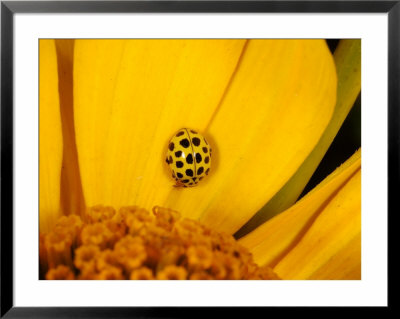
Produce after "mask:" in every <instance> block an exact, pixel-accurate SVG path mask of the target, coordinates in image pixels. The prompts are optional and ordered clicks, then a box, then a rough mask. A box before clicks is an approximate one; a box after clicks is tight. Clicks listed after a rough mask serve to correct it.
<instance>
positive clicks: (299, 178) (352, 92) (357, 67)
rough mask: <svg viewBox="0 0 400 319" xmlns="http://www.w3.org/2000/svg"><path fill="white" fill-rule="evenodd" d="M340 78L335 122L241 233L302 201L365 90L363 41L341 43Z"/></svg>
mask: <svg viewBox="0 0 400 319" xmlns="http://www.w3.org/2000/svg"><path fill="white" fill-rule="evenodd" d="M334 58H335V64H336V70H337V76H338V89H337V102H336V106H335V111H334V113H333V115H332V119H331V121H330V122H329V125H328V126H327V128H326V130H325V131H324V134H323V135H322V136H321V139H320V140H319V142H318V144H317V145H316V147H315V148H314V149H313V151H312V152H311V154H310V155H309V156H308V157H307V159H306V160H305V161H304V163H302V165H301V166H300V168H299V169H298V170H297V172H296V173H295V174H294V175H293V176H292V178H291V179H290V180H289V181H288V182H287V183H286V184H285V186H284V187H283V188H282V189H281V190H280V191H279V192H278V193H277V194H276V195H275V196H274V197H273V198H272V199H271V200H270V201H269V202H268V203H267V205H265V206H264V207H263V208H262V209H261V210H260V211H259V212H258V213H257V215H256V216H254V218H252V220H251V221H250V222H249V223H248V225H246V227H245V229H243V230H241V233H242V234H246V233H247V232H249V231H251V230H252V229H254V228H255V227H257V226H258V225H260V224H261V223H262V222H264V221H266V220H268V219H270V218H271V217H273V216H275V215H277V214H279V213H280V212H282V211H283V210H285V209H287V208H288V207H290V206H291V205H292V204H293V203H294V202H295V201H296V200H297V198H298V197H299V195H300V193H301V192H302V191H303V189H304V187H305V186H306V184H307V183H308V181H309V179H310V177H311V175H312V174H313V173H314V171H315V169H316V168H317V166H318V165H319V163H320V162H321V160H322V158H323V156H324V155H325V153H326V151H327V150H328V148H329V146H330V145H331V143H332V141H333V139H334V138H335V136H336V134H337V132H338V131H339V129H340V127H341V126H342V124H343V122H344V120H345V118H346V116H347V114H348V113H349V112H350V110H351V108H352V107H353V105H354V102H355V100H356V98H357V96H358V95H359V93H360V90H361V41H360V40H353V39H351V40H340V42H339V44H338V47H337V48H336V50H335V54H334Z"/></svg>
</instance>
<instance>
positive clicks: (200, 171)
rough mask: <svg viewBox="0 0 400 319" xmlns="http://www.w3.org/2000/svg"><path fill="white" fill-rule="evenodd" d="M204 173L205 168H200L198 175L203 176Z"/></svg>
mask: <svg viewBox="0 0 400 319" xmlns="http://www.w3.org/2000/svg"><path fill="white" fill-rule="evenodd" d="M203 172H204V168H203V167H199V169H198V170H197V175H201V174H202V173H203Z"/></svg>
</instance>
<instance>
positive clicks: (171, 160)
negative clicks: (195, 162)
mask: <svg viewBox="0 0 400 319" xmlns="http://www.w3.org/2000/svg"><path fill="white" fill-rule="evenodd" d="M168 161H169V163H168V164H172V163H173V162H174V160H173V159H172V156H170V157H169V159H168Z"/></svg>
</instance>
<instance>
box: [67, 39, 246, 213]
mask: <svg viewBox="0 0 400 319" xmlns="http://www.w3.org/2000/svg"><path fill="white" fill-rule="evenodd" d="M245 42H246V41H244V40H77V41H76V43H75V56H74V58H75V61H74V114H75V126H76V140H77V149H78V158H79V166H80V170H81V176H82V185H83V192H84V197H85V201H86V203H87V205H88V206H92V205H96V204H99V203H101V204H104V205H112V206H114V207H116V208H118V207H120V206H125V205H132V204H136V205H139V206H142V207H145V208H148V209H150V208H151V207H152V206H153V205H162V204H163V202H164V201H165V200H166V198H167V197H168V195H169V193H170V192H172V191H174V188H173V187H172V185H173V184H174V181H173V180H172V178H171V175H170V172H169V171H168V168H167V166H166V163H165V153H166V149H167V144H168V140H169V139H170V137H171V136H172V135H173V134H174V133H175V132H176V131H177V130H179V129H180V128H182V127H190V128H194V129H197V130H200V131H201V130H202V129H204V128H205V127H206V126H207V124H208V123H209V121H210V118H211V117H212V115H213V113H214V110H215V108H216V106H217V105H218V103H219V101H220V99H221V97H222V96H223V94H224V92H225V89H226V87H227V85H228V83H229V81H230V79H231V76H232V74H233V72H234V70H235V68H236V65H237V63H238V60H239V58H240V55H241V53H242V50H243V46H244V44H245ZM179 191H182V190H179Z"/></svg>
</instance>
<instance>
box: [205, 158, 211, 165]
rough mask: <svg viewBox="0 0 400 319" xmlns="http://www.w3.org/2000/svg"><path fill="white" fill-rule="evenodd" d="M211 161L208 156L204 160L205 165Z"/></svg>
mask: <svg viewBox="0 0 400 319" xmlns="http://www.w3.org/2000/svg"><path fill="white" fill-rule="evenodd" d="M209 161H210V158H209V157H208V156H206V158H205V159H204V163H206V164H207V163H208V162H209Z"/></svg>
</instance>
